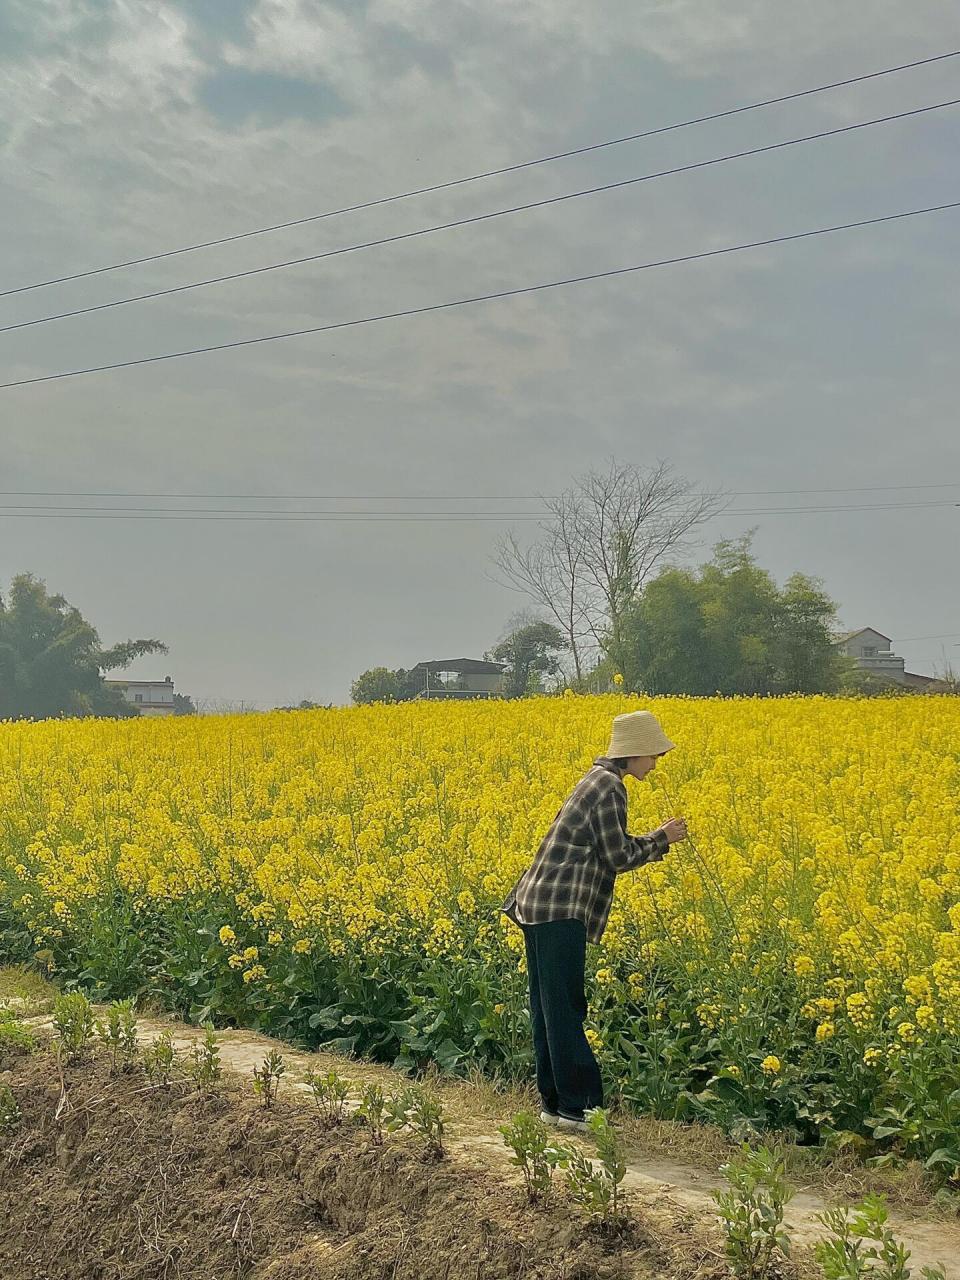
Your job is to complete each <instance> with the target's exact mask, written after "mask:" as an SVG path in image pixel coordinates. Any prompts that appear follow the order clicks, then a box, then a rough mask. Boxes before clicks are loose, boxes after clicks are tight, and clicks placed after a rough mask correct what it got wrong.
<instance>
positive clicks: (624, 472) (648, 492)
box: [578, 459, 725, 666]
mask: <svg viewBox="0 0 960 1280" xmlns="http://www.w3.org/2000/svg"><path fill="white" fill-rule="evenodd" d="M578 490H579V494H580V503H579V510H580V512H581V522H582V528H583V545H584V557H583V560H584V567H585V569H586V573H587V576H588V578H589V580H590V583H591V586H592V587H593V589H594V598H595V600H597V601H599V604H600V608H599V609H597V608H593V609H592V610H591V612H590V620H591V629H592V631H593V634H594V637H595V639H596V641H597V643H598V645H599V646H600V648H602V649H603V651H604V652H605V653H606V654H607V656H608V657H610V658H612V659H613V661H614V662H615V663H616V664H617V665H618V666H622V661H623V621H624V616H625V614H626V611H627V609H628V608H629V606H630V605H631V604H632V603H633V602H634V601H635V600H636V598H637V596H638V594H639V593H640V592H641V590H642V589H643V586H644V584H645V583H646V582H647V580H648V578H649V577H650V576H651V574H652V573H653V571H654V569H657V568H660V567H666V564H667V563H668V562H669V561H670V560H672V559H675V558H678V557H680V556H682V555H683V554H684V553H685V552H687V551H688V550H689V549H690V547H691V545H692V540H691V539H690V537H689V535H690V533H691V531H692V530H693V529H695V528H696V527H697V526H698V525H700V524H703V523H704V521H706V520H709V519H710V518H711V517H712V516H715V515H716V514H717V512H718V511H720V510H722V509H723V507H724V505H725V498H724V496H723V494H722V493H721V492H719V491H717V492H714V493H711V492H704V491H702V490H699V489H695V488H694V486H693V484H692V483H691V482H690V481H689V480H685V479H683V478H682V477H680V476H676V475H674V474H673V471H672V468H671V467H670V466H669V464H668V463H665V462H662V461H661V462H658V463H657V465H656V466H654V467H650V468H648V469H646V470H644V469H642V468H640V467H637V466H634V465H633V464H631V463H618V462H617V461H616V460H615V459H611V460H610V463H609V466H608V468H607V471H606V472H605V473H602V474H601V473H599V472H596V471H591V472H590V473H589V474H588V475H587V476H585V477H584V478H583V479H582V480H581V481H580V482H579V484H578Z"/></svg>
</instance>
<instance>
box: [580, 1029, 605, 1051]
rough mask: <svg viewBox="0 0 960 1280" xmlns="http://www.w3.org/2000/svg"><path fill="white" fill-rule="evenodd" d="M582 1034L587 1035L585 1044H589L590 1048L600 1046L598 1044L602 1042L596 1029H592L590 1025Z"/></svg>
mask: <svg viewBox="0 0 960 1280" xmlns="http://www.w3.org/2000/svg"><path fill="white" fill-rule="evenodd" d="M584 1035H585V1036H586V1037H587V1044H588V1045H589V1046H590V1048H591V1049H599V1048H600V1045H601V1044H602V1043H603V1042H602V1040H601V1039H600V1036H599V1034H598V1033H597V1032H596V1031H594V1029H593V1028H592V1027H588V1028H587V1029H586V1031H585V1032H584Z"/></svg>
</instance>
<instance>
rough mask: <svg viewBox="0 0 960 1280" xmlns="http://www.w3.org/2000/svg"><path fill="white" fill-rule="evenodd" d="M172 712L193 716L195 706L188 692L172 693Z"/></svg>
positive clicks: (178, 714)
mask: <svg viewBox="0 0 960 1280" xmlns="http://www.w3.org/2000/svg"><path fill="white" fill-rule="evenodd" d="M173 714H174V715H175V716H195V715H196V714H197V708H196V707H195V706H194V705H193V699H192V698H191V697H190V695H189V693H175V694H174V695H173Z"/></svg>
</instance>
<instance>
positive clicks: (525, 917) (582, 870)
mask: <svg viewBox="0 0 960 1280" xmlns="http://www.w3.org/2000/svg"><path fill="white" fill-rule="evenodd" d="M626 827H627V789H626V787H625V786H624V785H623V779H622V778H621V777H620V773H619V771H618V770H617V768H616V766H615V765H614V763H613V761H612V760H608V759H606V757H604V756H601V757H600V759H598V760H595V761H594V762H593V768H592V769H590V771H589V772H588V773H586V774H585V775H584V776H583V778H581V780H580V781H579V782H578V783H577V785H576V786H575V787H574V789H573V791H572V792H571V793H570V795H569V796H568V797H567V800H566V802H565V803H564V805H563V808H562V809H561V810H560V812H559V813H558V814H557V816H556V818H555V819H554V820H553V824H552V826H551V827H550V830H549V831H548V832H547V834H546V835H545V836H544V838H543V843H542V844H541V845H540V848H539V850H538V851H537V856H536V857H535V858H534V860H533V863H532V865H531V866H530V867H529V868H528V869H527V871H525V872H524V874H523V875H522V876H521V877H520V879H519V880H518V881H517V883H516V885H515V886H514V887H513V889H511V891H510V893H509V894H508V896H507V898H506V901H505V902H504V903H503V906H502V907H501V910H502V911H503V912H504V913H505V914H506V915H507V916H508V917H509V918H510V919H511V920H513V921H514V922H515V923H516V924H521V923H522V924H545V923H547V922H548V921H550V920H570V919H574V920H582V921H583V923H584V924H585V925H586V928H587V937H588V938H589V940H590V941H591V942H599V941H600V938H601V937H602V936H603V931H604V929H605V928H606V926H607V917H608V916H609V915H610V906H611V903H612V902H613V887H614V882H615V881H616V878H617V876H618V875H620V874H621V872H624V871H633V870H634V868H636V867H641V866H643V865H644V864H645V863H647V862H659V861H660V859H661V858H662V857H663V855H664V854H665V853H666V851H667V849H668V848H669V841H668V840H667V836H666V832H665V831H664V830H663V828H662V827H660V828H658V829H657V830H656V831H654V832H652V833H651V834H650V835H648V836H631V835H628V834H627V830H626ZM518 909H519V913H520V916H521V917H522V919H518V918H517V911H518Z"/></svg>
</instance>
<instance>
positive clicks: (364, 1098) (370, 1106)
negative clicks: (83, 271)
mask: <svg viewBox="0 0 960 1280" xmlns="http://www.w3.org/2000/svg"><path fill="white" fill-rule="evenodd" d="M386 1105H387V1100H386V1098H385V1097H384V1094H383V1090H382V1089H381V1088H380V1086H379V1085H378V1084H365V1085H364V1086H363V1088H362V1089H361V1091H360V1106H359V1108H358V1111H359V1114H360V1115H361V1116H362V1117H363V1119H364V1120H365V1121H366V1122H367V1125H368V1127H369V1129H370V1136H371V1137H372V1138H373V1141H374V1142H375V1143H376V1144H377V1145H379V1144H380V1143H381V1142H383V1113H384V1109H385V1107H386Z"/></svg>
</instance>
